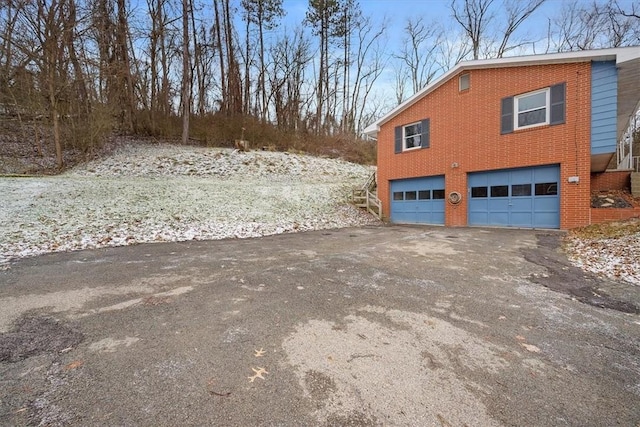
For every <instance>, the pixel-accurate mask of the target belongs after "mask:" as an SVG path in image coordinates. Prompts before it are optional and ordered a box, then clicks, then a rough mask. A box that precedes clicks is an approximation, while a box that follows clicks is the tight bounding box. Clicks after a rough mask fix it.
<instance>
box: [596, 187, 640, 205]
mask: <svg viewBox="0 0 640 427" xmlns="http://www.w3.org/2000/svg"><path fill="white" fill-rule="evenodd" d="M591 207H592V208H633V207H640V199H639V198H634V197H633V196H632V195H631V194H630V193H629V192H627V191H623V190H611V191H594V192H592V193H591Z"/></svg>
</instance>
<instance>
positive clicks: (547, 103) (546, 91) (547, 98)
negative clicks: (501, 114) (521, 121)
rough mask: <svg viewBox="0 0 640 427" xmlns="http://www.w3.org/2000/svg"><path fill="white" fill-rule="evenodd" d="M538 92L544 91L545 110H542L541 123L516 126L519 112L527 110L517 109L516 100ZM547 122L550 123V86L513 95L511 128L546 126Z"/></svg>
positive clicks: (521, 128)
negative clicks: (542, 120)
mask: <svg viewBox="0 0 640 427" xmlns="http://www.w3.org/2000/svg"><path fill="white" fill-rule="evenodd" d="M539 93H544V94H545V106H544V108H545V112H544V116H545V117H544V122H541V123H534V124H532V125H526V126H518V116H519V115H520V114H521V113H526V112H527V111H518V102H519V101H520V99H522V98H524V97H527V96H531V95H537V94H539ZM549 123H551V88H550V87H547V88H544V89H540V90H534V91H532V92H527V93H523V94H521V95H516V96H514V97H513V130H514V131H516V130H523V129H530V128H534V127H538V126H546V125H548V124H549Z"/></svg>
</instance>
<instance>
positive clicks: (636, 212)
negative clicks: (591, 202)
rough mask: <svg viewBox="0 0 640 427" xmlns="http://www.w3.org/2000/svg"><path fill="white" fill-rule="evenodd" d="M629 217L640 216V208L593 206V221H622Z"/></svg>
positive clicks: (597, 222) (593, 222) (598, 222)
mask: <svg viewBox="0 0 640 427" xmlns="http://www.w3.org/2000/svg"><path fill="white" fill-rule="evenodd" d="M629 218H640V208H617V209H616V208H592V209H591V223H592V224H600V223H602V222H607V221H622V220H625V219H629Z"/></svg>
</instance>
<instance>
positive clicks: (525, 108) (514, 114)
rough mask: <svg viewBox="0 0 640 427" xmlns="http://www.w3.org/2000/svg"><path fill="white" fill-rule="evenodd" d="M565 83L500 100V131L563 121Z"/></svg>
mask: <svg viewBox="0 0 640 427" xmlns="http://www.w3.org/2000/svg"><path fill="white" fill-rule="evenodd" d="M565 86H566V85H565V83H560V84H557V85H554V86H550V87H547V88H544V89H539V90H536V91H533V92H528V93H524V94H522V95H517V96H510V97H507V98H503V99H502V101H501V121H500V133H502V134H505V133H511V132H513V131H514V130H520V129H528V128H533V127H537V126H544V125H559V124H562V123H564V122H565Z"/></svg>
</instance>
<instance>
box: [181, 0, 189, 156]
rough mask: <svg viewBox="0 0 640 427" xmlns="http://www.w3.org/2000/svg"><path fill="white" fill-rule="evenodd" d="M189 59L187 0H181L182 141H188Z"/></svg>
mask: <svg viewBox="0 0 640 427" xmlns="http://www.w3.org/2000/svg"><path fill="white" fill-rule="evenodd" d="M190 107H191V61H189V0H182V143H183V144H187V143H188V142H189V111H190Z"/></svg>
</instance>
